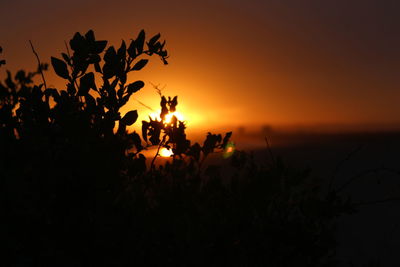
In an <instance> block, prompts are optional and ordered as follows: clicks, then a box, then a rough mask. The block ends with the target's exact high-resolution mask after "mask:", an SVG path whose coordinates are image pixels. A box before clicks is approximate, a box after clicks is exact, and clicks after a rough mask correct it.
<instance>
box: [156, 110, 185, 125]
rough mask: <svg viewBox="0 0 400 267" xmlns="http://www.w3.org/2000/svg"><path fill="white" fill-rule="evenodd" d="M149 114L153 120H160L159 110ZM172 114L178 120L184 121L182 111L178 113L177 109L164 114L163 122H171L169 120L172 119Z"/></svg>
mask: <svg viewBox="0 0 400 267" xmlns="http://www.w3.org/2000/svg"><path fill="white" fill-rule="evenodd" d="M149 116H150V118H151V119H153V120H161V118H160V112H153V113H151V114H150V115H149ZM173 116H175V117H176V118H177V119H178V120H179V121H185V117H184V116H183V115H182V113H180V112H179V111H175V112H171V113H168V114H167V115H166V116H165V120H164V122H165V123H167V124H168V123H171V120H172V117H173Z"/></svg>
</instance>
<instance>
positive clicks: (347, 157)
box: [328, 145, 363, 190]
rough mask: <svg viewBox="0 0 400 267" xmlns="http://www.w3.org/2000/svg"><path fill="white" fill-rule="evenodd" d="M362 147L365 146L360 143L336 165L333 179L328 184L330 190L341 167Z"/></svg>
mask: <svg viewBox="0 0 400 267" xmlns="http://www.w3.org/2000/svg"><path fill="white" fill-rule="evenodd" d="M362 148H363V145H360V146H358V147H357V148H356V149H354V150H353V151H350V153H349V154H347V156H346V157H345V158H344V159H343V160H342V161H340V162H339V163H338V164H337V165H336V167H335V169H334V170H333V173H332V176H331V179H330V180H329V186H328V188H329V190H331V188H332V185H333V182H334V181H335V179H336V175H337V174H338V172H339V169H340V168H341V167H342V166H343V165H344V163H346V162H347V161H349V160H350V159H351V157H353V156H354V155H355V154H356V153H358V152H359V151H360V150H361V149H362Z"/></svg>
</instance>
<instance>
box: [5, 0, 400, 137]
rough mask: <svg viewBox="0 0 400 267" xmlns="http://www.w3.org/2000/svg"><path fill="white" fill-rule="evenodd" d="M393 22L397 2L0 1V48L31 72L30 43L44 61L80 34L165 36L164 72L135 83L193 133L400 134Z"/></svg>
mask: <svg viewBox="0 0 400 267" xmlns="http://www.w3.org/2000/svg"><path fill="white" fill-rule="evenodd" d="M399 14H400V1H398V0H374V1H373V0H332V1H330V0H326V1H321V0H310V1H306V0H302V1H300V0H286V1H285V0H212V1H211V0H202V1H177V0H169V1H165V0H163V1H159V0H152V1H133V0H129V1H125V0H113V1H105V0H87V1H85V0H70V1H54V0H35V1H32V0H2V1H1V9H0V46H2V47H3V55H2V57H3V58H5V59H6V60H7V65H6V68H7V69H11V70H17V69H19V68H24V69H34V68H35V65H36V59H35V57H34V55H33V54H32V51H31V49H30V46H29V42H28V40H32V42H33V44H34V45H35V48H36V50H37V52H38V53H39V55H40V58H41V60H42V61H44V62H50V56H58V57H60V53H61V52H64V50H65V47H64V40H66V41H68V40H69V39H70V38H71V37H72V36H73V34H74V33H75V32H77V31H79V32H81V33H86V31H87V30H89V29H93V30H94V31H95V34H96V37H97V39H99V40H101V39H106V40H109V41H110V44H113V45H115V46H119V45H120V43H121V39H125V40H129V39H130V38H135V37H136V36H137V33H138V32H139V31H140V30H141V29H145V31H146V33H147V34H148V35H154V34H156V33H158V32H160V33H161V35H162V38H163V39H164V38H165V39H166V40H167V49H168V51H169V53H170V59H169V63H170V64H169V65H167V66H164V65H163V64H162V62H161V61H160V60H159V59H158V58H156V57H154V58H153V59H152V60H151V62H150V64H149V67H147V69H146V70H144V71H142V72H141V73H138V74H137V76H136V77H134V76H131V77H130V78H129V79H130V80H131V81H134V80H135V79H142V80H143V81H144V82H146V87H145V88H144V89H142V91H140V92H139V93H137V94H136V95H135V98H136V99H138V100H140V101H142V102H144V103H146V104H147V105H149V106H151V107H153V108H154V109H156V108H158V102H159V99H158V96H157V94H156V92H155V90H154V89H153V88H152V86H151V84H150V83H149V82H152V83H154V84H160V87H163V86H164V85H166V89H165V90H164V93H165V94H166V95H171V96H174V95H178V96H179V105H178V110H180V111H181V112H182V113H183V114H184V115H185V116H186V117H187V119H188V123H189V125H190V124H191V125H192V127H200V128H202V129H205V130H208V129H211V128H214V127H216V126H219V125H221V126H238V125H245V126H247V125H262V124H272V125H315V124H321V123H322V124H344V125H351V124H353V125H376V127H380V126H379V125H400V16H399ZM4 69H5V68H2V70H1V72H0V75H1V77H2V79H3V77H4ZM46 78H47V80H48V81H47V83H48V84H49V85H52V86H56V87H58V88H63V86H64V84H63V80H62V79H61V78H58V77H56V76H55V75H54V74H53V71H52V70H51V71H50V72H48V73H47V74H46ZM128 109H138V111H139V113H140V114H142V115H146V114H148V113H149V112H150V111H149V110H146V109H145V108H144V107H143V106H141V105H139V104H138V102H136V101H135V100H133V99H132V100H131V101H130V103H129V107H128ZM128 109H126V111H127V110H128Z"/></svg>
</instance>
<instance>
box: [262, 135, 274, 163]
mask: <svg viewBox="0 0 400 267" xmlns="http://www.w3.org/2000/svg"><path fill="white" fill-rule="evenodd" d="M264 138H265V143H266V144H267V149H268V152H269V155H270V157H271V160H272V163H273V164H275V157H274V155H273V153H272V149H271V146H270V145H269V141H268V137H267V136H265V137H264Z"/></svg>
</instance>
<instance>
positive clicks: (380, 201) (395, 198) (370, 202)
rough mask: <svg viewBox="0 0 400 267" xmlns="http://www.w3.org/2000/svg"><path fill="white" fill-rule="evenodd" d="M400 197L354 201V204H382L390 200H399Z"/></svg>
mask: <svg viewBox="0 0 400 267" xmlns="http://www.w3.org/2000/svg"><path fill="white" fill-rule="evenodd" d="M399 200H400V197H389V198H385V199H379V200H373V201H361V202H357V203H353V205H354V206H364V205H374V204H381V203H385V202H390V201H399Z"/></svg>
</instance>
